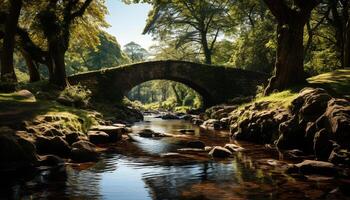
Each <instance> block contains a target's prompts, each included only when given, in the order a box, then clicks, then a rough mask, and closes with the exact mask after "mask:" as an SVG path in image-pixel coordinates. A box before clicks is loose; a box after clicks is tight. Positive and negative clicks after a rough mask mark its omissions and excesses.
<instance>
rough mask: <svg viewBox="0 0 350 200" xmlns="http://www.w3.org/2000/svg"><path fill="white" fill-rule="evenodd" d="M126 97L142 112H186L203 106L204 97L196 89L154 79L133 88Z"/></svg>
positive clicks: (178, 83) (176, 82)
mask: <svg viewBox="0 0 350 200" xmlns="http://www.w3.org/2000/svg"><path fill="white" fill-rule="evenodd" d="M126 97H127V98H128V99H129V100H130V101H131V103H132V104H133V105H134V106H136V107H139V108H141V109H144V110H160V111H173V112H183V113H184V112H187V111H189V110H197V109H201V108H203V107H204V106H205V101H204V97H203V96H202V94H201V93H200V92H198V91H197V90H196V89H194V88H192V87H190V86H188V85H186V84H184V83H182V82H178V81H173V80H165V79H156V80H150V81H146V82H143V83H141V84H138V85H137V86H134V87H133V88H132V89H131V90H130V91H128V93H127V94H126Z"/></svg>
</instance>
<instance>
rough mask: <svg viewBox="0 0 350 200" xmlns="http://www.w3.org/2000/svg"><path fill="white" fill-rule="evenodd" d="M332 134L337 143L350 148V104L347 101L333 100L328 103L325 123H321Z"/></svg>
mask: <svg viewBox="0 0 350 200" xmlns="http://www.w3.org/2000/svg"><path fill="white" fill-rule="evenodd" d="M322 122H323V125H324V127H325V128H326V129H327V131H328V132H330V133H332V135H333V137H334V138H335V140H336V141H337V143H338V144H339V145H340V146H342V147H347V148H349V144H350V102H349V101H347V100H345V99H332V100H330V101H329V102H328V107H327V110H326V112H325V114H324V119H323V121H321V122H320V124H322Z"/></svg>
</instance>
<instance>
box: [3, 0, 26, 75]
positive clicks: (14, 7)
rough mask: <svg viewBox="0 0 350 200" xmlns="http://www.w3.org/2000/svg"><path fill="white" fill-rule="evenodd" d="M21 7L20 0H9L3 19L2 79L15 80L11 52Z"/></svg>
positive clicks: (12, 51)
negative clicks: (7, 10)
mask: <svg viewBox="0 0 350 200" xmlns="http://www.w3.org/2000/svg"><path fill="white" fill-rule="evenodd" d="M21 9H22V0H10V7H9V12H8V14H7V16H6V21H5V32H4V38H3V46H2V53H1V59H0V60H1V80H2V81H10V82H17V77H16V74H15V69H14V65H13V53H14V48H15V35H16V30H17V24H18V19H19V15H20V13H21Z"/></svg>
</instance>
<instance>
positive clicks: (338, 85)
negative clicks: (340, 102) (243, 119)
mask: <svg viewBox="0 0 350 200" xmlns="http://www.w3.org/2000/svg"><path fill="white" fill-rule="evenodd" d="M307 81H308V84H307V85H304V86H302V87H299V88H293V89H290V90H285V91H282V92H277V93H272V94H270V95H269V96H262V95H257V97H256V98H255V99H254V100H253V101H252V102H250V103H246V104H243V105H241V106H240V107H239V109H243V108H244V107H245V106H247V105H249V104H252V103H255V102H263V101H265V102H266V101H268V102H271V103H270V104H269V107H272V108H276V107H283V108H288V107H289V105H290V104H291V102H292V101H293V100H294V99H295V98H296V97H297V95H298V93H299V91H300V89H302V88H303V87H314V88H316V87H319V88H323V89H325V90H327V91H328V92H329V93H330V94H331V95H333V96H334V97H340V98H342V97H346V98H350V70H344V69H342V70H336V71H333V72H329V73H324V74H320V75H317V76H314V77H310V78H308V79H307Z"/></svg>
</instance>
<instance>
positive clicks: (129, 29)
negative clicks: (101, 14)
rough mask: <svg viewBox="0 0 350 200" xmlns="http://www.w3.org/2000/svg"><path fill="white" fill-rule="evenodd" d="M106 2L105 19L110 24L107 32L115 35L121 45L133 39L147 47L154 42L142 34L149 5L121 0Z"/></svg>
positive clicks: (148, 36) (108, 0)
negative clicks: (128, 3)
mask: <svg viewBox="0 0 350 200" xmlns="http://www.w3.org/2000/svg"><path fill="white" fill-rule="evenodd" d="M106 2H107V7H108V11H109V15H108V16H107V21H108V23H109V24H110V25H111V27H110V28H108V29H107V32H108V33H110V34H112V35H113V36H115V37H116V38H117V40H118V42H119V43H120V45H121V46H124V45H125V44H127V43H129V42H131V41H134V42H136V43H138V44H140V45H141V46H142V47H144V48H146V49H147V48H149V47H150V46H151V45H152V44H155V42H154V41H152V37H151V36H150V35H142V30H143V28H144V26H145V24H146V19H147V15H148V11H149V10H150V9H151V6H150V5H148V4H131V5H126V4H124V3H122V2H121V0H107V1H106Z"/></svg>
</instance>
